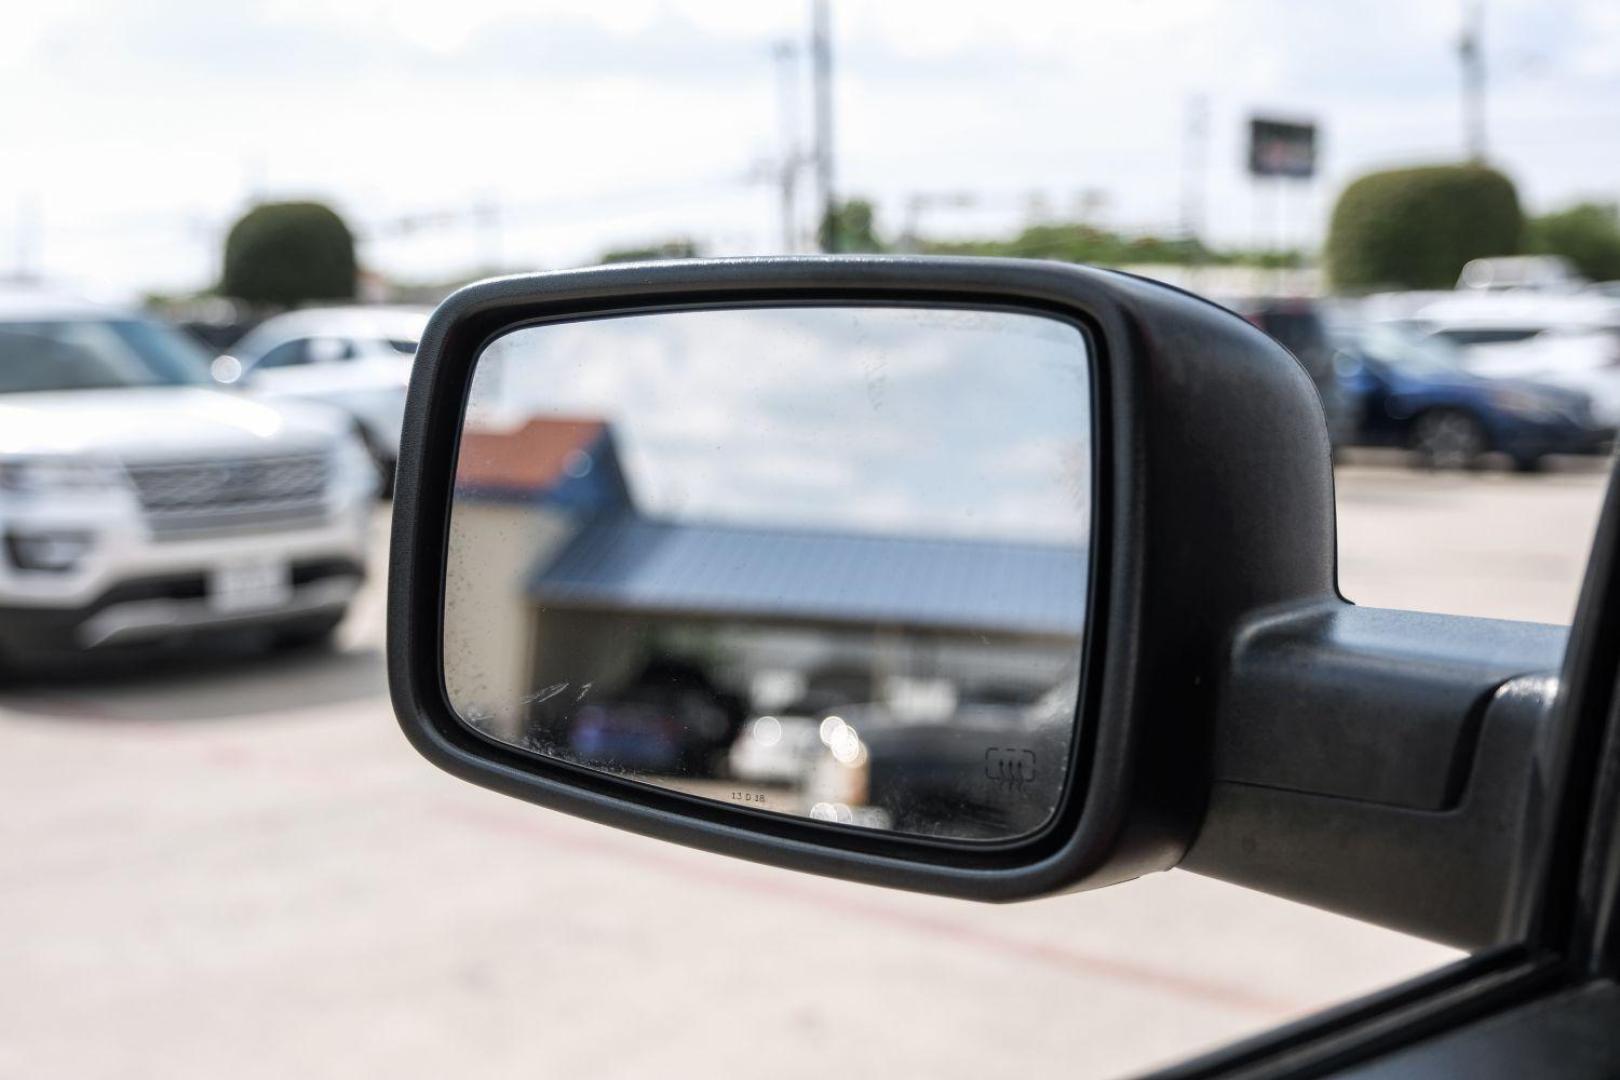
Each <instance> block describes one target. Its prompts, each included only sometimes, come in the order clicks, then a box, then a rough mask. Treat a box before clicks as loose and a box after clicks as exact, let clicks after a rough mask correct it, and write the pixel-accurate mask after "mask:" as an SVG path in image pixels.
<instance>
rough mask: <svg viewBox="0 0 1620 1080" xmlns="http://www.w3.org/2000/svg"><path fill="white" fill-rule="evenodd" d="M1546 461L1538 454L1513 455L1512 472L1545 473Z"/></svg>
mask: <svg viewBox="0 0 1620 1080" xmlns="http://www.w3.org/2000/svg"><path fill="white" fill-rule="evenodd" d="M1546 468H1547V459H1546V458H1545V457H1543V456H1541V455H1540V454H1515V455H1513V471H1514V472H1521V473H1538V472H1545V471H1546Z"/></svg>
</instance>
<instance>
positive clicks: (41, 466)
mask: <svg viewBox="0 0 1620 1080" xmlns="http://www.w3.org/2000/svg"><path fill="white" fill-rule="evenodd" d="M126 486H127V480H126V478H125V476H124V470H123V469H122V468H120V467H119V466H117V465H115V464H112V463H110V462H105V461H97V460H95V459H93V458H76V457H23V458H0V491H6V492H14V493H16V494H20V495H48V494H56V493H59V492H85V493H90V492H98V491H120V490H122V489H124V488H125V487H126Z"/></svg>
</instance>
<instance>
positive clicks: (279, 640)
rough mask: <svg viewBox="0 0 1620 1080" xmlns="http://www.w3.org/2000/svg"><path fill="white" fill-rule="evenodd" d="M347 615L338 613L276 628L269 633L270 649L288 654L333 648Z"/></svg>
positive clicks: (345, 612) (341, 612)
mask: <svg viewBox="0 0 1620 1080" xmlns="http://www.w3.org/2000/svg"><path fill="white" fill-rule="evenodd" d="M347 614H348V612H347V611H338V612H333V613H330V614H326V615H319V616H314V617H311V618H308V619H300V620H298V621H297V622H291V623H287V624H286V625H285V626H278V627H276V628H275V630H274V631H272V632H271V639H270V645H271V648H273V649H276V650H277V651H288V652H292V651H302V650H310V651H315V650H325V649H331V648H335V647H336V645H337V632H338V627H340V626H342V625H343V617H344V616H345V615H347Z"/></svg>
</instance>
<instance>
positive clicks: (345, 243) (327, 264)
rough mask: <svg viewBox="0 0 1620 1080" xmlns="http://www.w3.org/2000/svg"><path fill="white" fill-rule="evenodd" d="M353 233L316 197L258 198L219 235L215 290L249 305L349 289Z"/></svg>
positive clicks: (347, 293) (289, 303)
mask: <svg viewBox="0 0 1620 1080" xmlns="http://www.w3.org/2000/svg"><path fill="white" fill-rule="evenodd" d="M357 272H358V271H357V267H356V264H355V257H354V235H353V234H352V233H350V232H349V227H348V226H347V225H345V224H344V223H343V219H342V218H341V217H339V216H338V215H337V212H336V211H334V210H333V209H332V208H331V207H329V206H326V205H325V204H323V203H317V202H281V203H261V204H260V205H258V206H255V207H254V208H253V209H251V210H249V211H248V212H247V213H246V214H244V215H242V217H241V219H240V220H238V221H237V223H236V224H235V225H233V226H232V227H231V231H230V235H229V236H227V237H226V239H225V274H224V281H223V282H222V283H221V287H220V288H221V291H222V292H223V293H224V294H225V295H226V296H231V297H235V298H237V299H239V300H244V301H246V302H248V303H250V304H257V305H265V306H272V307H293V306H296V305H298V304H302V303H307V302H308V301H311V300H349V299H353V297H354V293H355V278H356V275H357Z"/></svg>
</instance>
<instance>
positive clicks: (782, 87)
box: [771, 41, 804, 255]
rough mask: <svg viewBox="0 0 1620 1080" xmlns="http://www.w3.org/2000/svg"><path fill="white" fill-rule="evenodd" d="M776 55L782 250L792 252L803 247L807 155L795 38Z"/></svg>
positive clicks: (780, 45) (775, 51)
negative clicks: (802, 183)
mask: <svg viewBox="0 0 1620 1080" xmlns="http://www.w3.org/2000/svg"><path fill="white" fill-rule="evenodd" d="M771 54H772V56H774V57H775V58H776V75H777V91H778V95H779V100H778V103H777V104H778V106H779V108H780V110H781V138H782V145H781V151H780V153H781V157H780V159H779V161H778V163H777V175H776V182H777V188H778V194H779V196H780V199H781V212H782V251H783V252H784V253H785V254H788V255H792V254H793V253H794V252H796V251H797V250H798V248H799V223H798V208H797V202H798V188H799V168H800V166H801V165H803V163H804V162H803V154H802V151H801V150H800V148H799V63H798V61H799V50H798V47H797V46H796V45H795V44H794V43H793V42H791V41H779V42H777V43H776V45H775V46H774V47H773V48H772V49H771Z"/></svg>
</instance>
